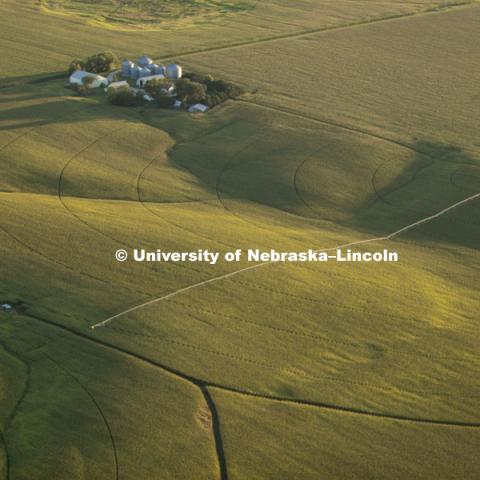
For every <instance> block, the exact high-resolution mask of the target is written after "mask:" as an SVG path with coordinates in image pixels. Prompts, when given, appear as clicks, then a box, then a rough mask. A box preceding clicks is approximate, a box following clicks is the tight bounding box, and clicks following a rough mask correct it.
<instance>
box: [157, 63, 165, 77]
mask: <svg viewBox="0 0 480 480" xmlns="http://www.w3.org/2000/svg"><path fill="white" fill-rule="evenodd" d="M155 75H165V65H157V66H156V67H155Z"/></svg>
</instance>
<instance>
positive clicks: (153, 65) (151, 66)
mask: <svg viewBox="0 0 480 480" xmlns="http://www.w3.org/2000/svg"><path fill="white" fill-rule="evenodd" d="M147 68H148V69H149V70H150V73H151V74H152V75H155V70H156V69H157V68H158V65H157V64H156V63H151V64H150V65H147Z"/></svg>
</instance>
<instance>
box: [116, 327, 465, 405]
mask: <svg viewBox="0 0 480 480" xmlns="http://www.w3.org/2000/svg"><path fill="white" fill-rule="evenodd" d="M109 328H110V330H112V331H115V332H118V333H120V334H122V335H125V336H130V337H137V338H144V339H148V340H154V341H160V342H163V343H168V344H171V345H174V346H176V347H181V348H185V349H188V350H193V351H196V352H201V353H202V354H204V353H206V354H208V355H213V356H218V357H223V358H227V359H229V360H233V361H235V362H241V363H247V364H250V365H254V366H256V367H260V368H262V369H265V370H269V371H272V372H274V373H278V372H279V365H277V364H275V365H274V364H272V363H265V362H262V361H261V360H256V359H253V358H250V357H243V356H239V355H234V354H231V353H229V352H225V351H220V350H213V349H209V348H204V347H199V346H198V345H192V344H190V343H185V342H181V341H178V340H174V339H171V338H168V337H162V336H160V335H149V334H142V333H138V332H133V331H131V330H127V329H124V328H119V327H109ZM405 355H408V353H405ZM452 362H453V361H452ZM465 363H468V362H464V364H465ZM282 371H283V372H285V373H288V374H291V375H294V376H297V377H301V378H307V379H310V380H320V381H322V382H332V383H336V384H341V385H346V386H353V387H360V388H366V389H368V390H379V391H382V392H387V393H391V392H392V390H394V391H396V392H400V393H402V394H413V395H437V396H441V397H442V398H452V395H450V394H448V393H447V392H444V391H442V390H416V389H411V388H409V387H403V386H395V385H391V386H382V385H378V384H376V383H372V382H368V381H353V380H345V379H341V378H338V377H336V376H332V375H315V374H310V373H306V372H303V371H302V372H301V373H298V372H297V371H296V370H295V367H293V368H287V369H283V370H282Z"/></svg>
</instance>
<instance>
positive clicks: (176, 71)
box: [166, 63, 182, 80]
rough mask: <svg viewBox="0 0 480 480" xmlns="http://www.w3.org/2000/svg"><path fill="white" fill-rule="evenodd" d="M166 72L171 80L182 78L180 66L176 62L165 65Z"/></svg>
mask: <svg viewBox="0 0 480 480" xmlns="http://www.w3.org/2000/svg"><path fill="white" fill-rule="evenodd" d="M166 74H167V77H168V78H170V79H171V80H178V79H179V78H182V67H181V66H180V65H177V64H176V63H171V64H170V65H167V68H166Z"/></svg>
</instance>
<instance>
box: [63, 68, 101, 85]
mask: <svg viewBox="0 0 480 480" xmlns="http://www.w3.org/2000/svg"><path fill="white" fill-rule="evenodd" d="M85 78H93V81H92V83H91V84H89V85H88V86H89V87H90V88H98V87H100V86H101V85H108V80H107V79H106V78H105V77H102V76H101V75H97V74H96V73H90V72H86V71H85V70H75V72H73V73H72V74H71V75H70V83H71V84H72V85H84V83H83V82H84V79H85Z"/></svg>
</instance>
